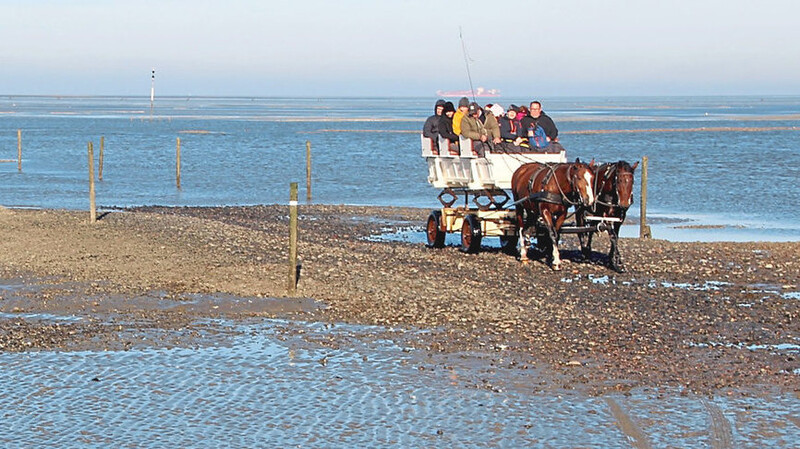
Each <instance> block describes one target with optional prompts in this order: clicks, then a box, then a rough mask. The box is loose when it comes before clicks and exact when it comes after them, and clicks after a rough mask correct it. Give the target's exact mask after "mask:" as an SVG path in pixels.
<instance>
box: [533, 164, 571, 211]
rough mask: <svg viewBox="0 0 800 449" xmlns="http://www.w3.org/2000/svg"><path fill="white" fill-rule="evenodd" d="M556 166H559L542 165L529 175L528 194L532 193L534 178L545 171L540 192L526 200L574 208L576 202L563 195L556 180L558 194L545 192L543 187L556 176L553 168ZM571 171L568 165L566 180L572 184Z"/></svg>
mask: <svg viewBox="0 0 800 449" xmlns="http://www.w3.org/2000/svg"><path fill="white" fill-rule="evenodd" d="M558 165H561V164H553V163H545V164H542V167H540V168H539V170H536V172H534V173H533V174H532V175H531V177H530V180H529V181H528V192H533V184H534V183H535V182H536V178H537V177H538V176H539V174H540V173H542V172H543V171H546V173H545V174H544V177H543V178H542V184H541V190H540V191H539V192H536V193H532V194H530V195H529V196H528V198H526V200H531V201H534V202H545V203H551V204H560V205H562V206H570V205H572V206H575V205H577V204H578V201H574V199H570V197H569V195H567V194H565V193H564V190H563V189H562V188H561V184H559V183H558V182H557V181H558V179H556V186H557V187H558V192H559V193H553V192H548V191H547V190H545V186H546V185H547V183H548V182H550V179H551V178H553V177H554V176H556V170H555V167H557V166H558ZM572 169H573V167H572V165H569V166H568V167H567V178H568V179H569V181H570V182H572V175H571V174H570V172H571V171H572Z"/></svg>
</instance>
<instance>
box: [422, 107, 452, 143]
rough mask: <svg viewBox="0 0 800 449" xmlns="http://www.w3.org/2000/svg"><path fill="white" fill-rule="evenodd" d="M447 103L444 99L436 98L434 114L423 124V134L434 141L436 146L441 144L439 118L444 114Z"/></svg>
mask: <svg viewBox="0 0 800 449" xmlns="http://www.w3.org/2000/svg"><path fill="white" fill-rule="evenodd" d="M445 103H446V101H444V100H441V99H439V100H436V104H435V105H434V106H433V115H432V116H430V117H428V119H427V120H425V125H423V126H422V135H423V136H424V137H427V138H429V139H431V140H432V141H433V147H434V148H438V144H439V142H438V140H439V118H440V117H441V116H442V111H444V104H445Z"/></svg>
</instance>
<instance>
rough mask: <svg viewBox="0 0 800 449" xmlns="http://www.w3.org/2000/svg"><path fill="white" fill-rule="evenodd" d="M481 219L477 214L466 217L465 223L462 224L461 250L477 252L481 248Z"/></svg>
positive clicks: (471, 252)
mask: <svg viewBox="0 0 800 449" xmlns="http://www.w3.org/2000/svg"><path fill="white" fill-rule="evenodd" d="M481 237H483V234H482V233H481V221H480V220H479V219H478V217H476V216H475V215H471V214H470V215H467V216H466V217H464V224H463V225H462V226H461V251H463V252H465V253H469V254H475V253H477V252H478V250H480V249H481Z"/></svg>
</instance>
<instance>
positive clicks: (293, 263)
mask: <svg viewBox="0 0 800 449" xmlns="http://www.w3.org/2000/svg"><path fill="white" fill-rule="evenodd" d="M87 148H88V159H89V221H90V222H91V223H95V222H96V221H97V206H96V201H95V185H94V146H93V143H92V142H89V143H88V145H87ZM104 149H105V137H104V136H101V137H100V155H99V167H98V178H99V180H101V181H102V180H103V153H104ZM4 162H8V160H5V161H4ZM17 169H18V170H19V171H20V172H21V171H22V130H21V129H18V130H17ZM641 182H642V184H641V207H640V209H641V211H640V212H641V213H640V219H639V238H643V239H645V238H651V237H652V232H651V230H650V226H648V225H647V156H643V157H642V181H641ZM175 184H176V187H177V188H178V189H180V188H181V138H180V137H178V138H177V139H176V148H175ZM306 200H307V201H308V202H311V142H310V141H308V140H307V141H306ZM298 272H299V265H298V264H297V183H296V182H292V183H290V184H289V287H288V289H287V290H288V292H289V294H294V293H295V292H296V289H297V279H298V274H299V273H298Z"/></svg>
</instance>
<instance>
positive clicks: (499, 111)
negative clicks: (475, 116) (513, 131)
mask: <svg viewBox="0 0 800 449" xmlns="http://www.w3.org/2000/svg"><path fill="white" fill-rule="evenodd" d="M489 110H490V111H492V114H494V116H495V117H502V115H503V114H505V111H504V110H503V107H502V106H500V105H499V104H494V105H492V107H491V108H489Z"/></svg>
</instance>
